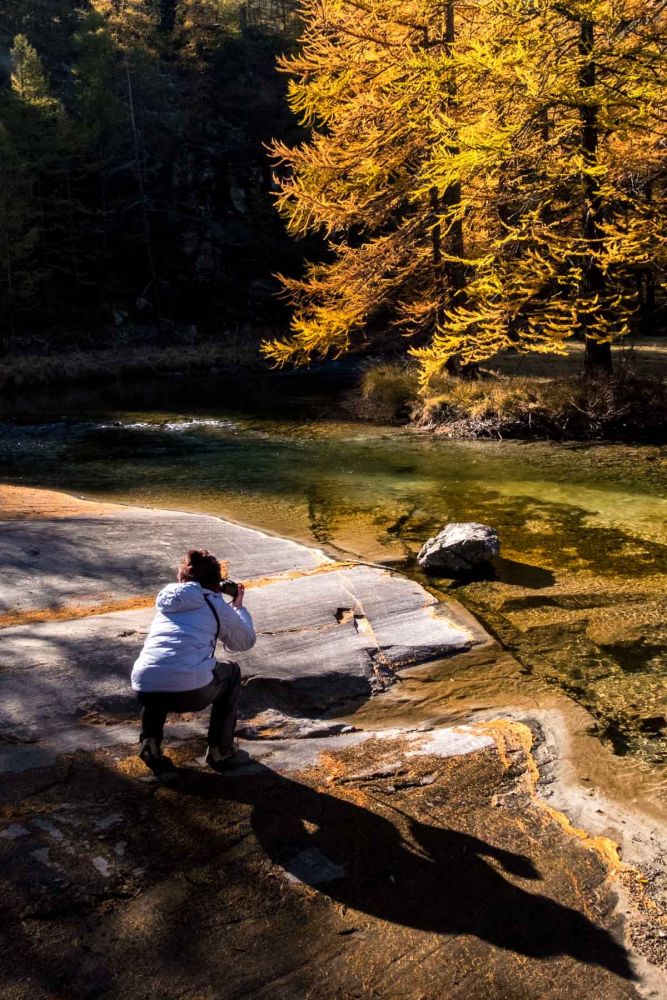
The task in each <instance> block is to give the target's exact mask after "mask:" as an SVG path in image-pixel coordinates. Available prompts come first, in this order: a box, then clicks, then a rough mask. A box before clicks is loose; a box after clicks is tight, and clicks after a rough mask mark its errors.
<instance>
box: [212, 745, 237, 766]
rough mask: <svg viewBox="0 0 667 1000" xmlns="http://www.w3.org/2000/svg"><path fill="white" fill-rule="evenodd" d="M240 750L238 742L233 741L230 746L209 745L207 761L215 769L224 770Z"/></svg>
mask: <svg viewBox="0 0 667 1000" xmlns="http://www.w3.org/2000/svg"><path fill="white" fill-rule="evenodd" d="M238 752H239V748H238V744H237V743H232V745H231V746H228V747H208V748H207V750H206V758H205V759H206V763H207V764H208V766H209V767H212V768H213V770H214V771H224V769H225V768H226V767H228V766H229V765H230V764H231V763H232V762H233V761H234V760H236V757H237V755H238Z"/></svg>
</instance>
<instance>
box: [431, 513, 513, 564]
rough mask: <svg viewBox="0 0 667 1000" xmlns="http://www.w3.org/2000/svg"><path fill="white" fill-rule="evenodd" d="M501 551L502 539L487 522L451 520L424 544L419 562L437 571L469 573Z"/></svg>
mask: <svg viewBox="0 0 667 1000" xmlns="http://www.w3.org/2000/svg"><path fill="white" fill-rule="evenodd" d="M499 554H500V540H499V538H498V535H497V533H496V531H494V529H493V528H490V527H489V525H488V524H477V523H476V522H475V521H466V522H460V523H459V522H452V523H451V524H447V525H445V527H444V528H443V529H442V531H441V532H440V533H439V534H437V535H435V537H434V538H429V540H428V541H427V542H425V543H424V545H422V547H421V549H420V551H419V554H418V555H417V562H418V563H419V565H420V566H421V567H422V568H423V569H426V570H429V571H431V572H437V573H442V574H445V573H454V574H459V573H467V572H469V571H470V570H471V569H474V568H475V567H476V566H479V565H480V564H482V563H486V562H489V560H490V559H493V558H494V557H495V556H497V555H499Z"/></svg>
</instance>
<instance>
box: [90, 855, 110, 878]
mask: <svg viewBox="0 0 667 1000" xmlns="http://www.w3.org/2000/svg"><path fill="white" fill-rule="evenodd" d="M93 867H94V868H96V869H97V871H98V872H99V873H100V875H103V876H104V878H109V875H110V874H111V872H110V871H109V862H108V861H107V860H106V858H101V857H97V858H93Z"/></svg>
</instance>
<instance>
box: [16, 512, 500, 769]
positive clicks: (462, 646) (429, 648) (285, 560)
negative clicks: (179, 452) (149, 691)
mask: <svg viewBox="0 0 667 1000" xmlns="http://www.w3.org/2000/svg"><path fill="white" fill-rule="evenodd" d="M149 515H150V516H149ZM0 537H1V538H2V540H3V548H2V552H3V556H2V557H3V558H4V559H5V560H6V562H7V573H6V574H5V576H4V577H3V575H2V574H0V600H1V601H2V602H3V603H4V607H5V609H7V610H8V611H9V612H14V613H17V612H18V616H19V618H20V615H21V613H25V614H27V615H30V614H32V613H34V611H35V610H37V611H40V612H42V611H44V612H45V614H46V615H47V616H48V609H50V608H51V609H53V611H54V612H56V613H57V615H58V619H59V620H46V621H41V622H29V623H26V624H19V625H13V626H11V627H6V628H4V629H3V630H2V642H1V644H0V771H2V770H24V769H25V768H30V767H36V766H42V765H44V764H46V763H49V762H52V761H53V760H55V759H56V757H57V756H58V754H59V753H63V752H71V751H72V750H76V749H97V748H100V747H104V746H112V745H115V744H120V743H128V742H134V741H135V740H136V738H137V708H136V703H135V698H134V695H133V693H132V691H131V689H130V685H129V675H130V671H131V669H132V664H133V662H134V660H135V658H136V656H137V654H138V652H139V650H140V649H141V645H142V642H143V640H144V637H145V635H146V633H147V631H148V628H149V625H150V622H151V619H152V616H153V610H152V608H150V607H149V608H146V607H139V608H137V609H136V610H135V609H131V608H130V609H129V610H119V611H113V612H109V613H106V614H89V615H84V616H83V617H81V616H79V617H73V618H68V617H66V616H67V613H68V608H70V607H72V606H74V607H75V608H77V609H80V608H81V606H82V605H86V604H89V606H91V607H92V608H93V609H94V607H95V605H96V604H97V603H99V602H100V601H107V600H108V599H109V596H110V595H113V594H115V595H117V596H118V597H119V598H120V597H125V598H127V597H128V596H129V597H136V598H139V597H141V598H142V599H143V600H146V598H147V597H148V595H149V594H150V595H152V594H154V593H155V592H156V591H157V590H158V589H159V588H160V587H161V586H162V585H163V584H164V583H165V582H167V581H168V580H170V579H173V575H174V566H175V564H176V562H177V561H178V557H179V556H180V554H182V552H183V551H184V550H185V549H186V548H188V547H189V546H192V545H200V546H206V547H207V548H209V549H211V550H213V551H215V552H216V553H218V554H219V555H221V556H223V557H226V558H228V559H229V572H230V574H231V575H232V576H234V577H236V578H237V579H242V580H243V579H245V580H248V581H249V587H248V591H247V595H246V605H247V607H248V609H249V610H250V612H251V614H252V615H253V619H254V622H255V627H256V631H257V644H256V645H255V647H254V648H253V649H252V650H250V651H249V652H247V653H243V654H233V655H234V658H235V659H238V661H239V663H240V664H241V669H242V673H243V677H244V689H243V693H242V699H241V716H242V719H244V720H247V721H248V725H249V726H250V730H249V734H251V732H252V725H253V722H252V720H253V718H254V717H255V716H257V714H258V713H262V712H266V711H267V710H268V711H270V712H274V713H278V716H280V717H284V718H285V719H286V720H287V721H285V722H284V723H281V725H282V727H283V728H285V733H284V735H288V734H289V735H292V734H293V733H296V734H297V735H300V736H310V735H311V733H308V732H306V731H302V732H298V726H297V727H296V729H295V723H294V720H297V719H301V720H305V719H310V720H318V719H322V718H323V717H324V718H326V717H327V716H329V717H330V716H331V715H332V714H334V713H335V712H336V711H340V710H344V709H345V707H349V706H350V705H351V704H352V703H353V702H354V701H355V700H358V699H363V698H367V697H369V696H371V695H372V694H374V693H377V692H379V691H382V690H384V689H385V688H386V687H388V686H389V685H391V684H393V683H395V682H396V680H397V672H398V671H400V670H403V669H406V668H409V667H410V666H412V665H416V664H420V663H425V662H428V661H430V660H435V659H440V658H443V657H446V656H449V655H451V654H453V653H459V652H461V651H464V650H466V649H470V648H471V647H473V646H478V645H480V644H484V643H487V642H489V641H490V640H489V637H488V636H487V635H486V633H485V632H484V630H483V629H482V628H481V627H480V626H479V625H478V624H477V623H476V621H475V620H474V619H473V618H472V616H470V615H468V614H467V612H466V611H465V610H464V609H463V608H461V607H460V606H459V605H457V604H456V602H454V601H451V602H448V603H446V604H439V603H438V602H437V601H436V599H435V598H434V597H432V596H431V595H430V594H428V593H427V592H426V591H425V590H424V589H423V588H422V587H420V586H419V584H417V583H415V582H414V581H412V580H409V579H406V578H405V577H402V576H400V575H397V574H395V573H392V572H390V571H388V570H383V569H381V568H379V567H375V566H367V565H363V564H345V563H335V562H334V561H333V560H331V559H330V558H329V557H328V556H326V555H325V554H324V553H322V552H320V551H319V550H317V549H311V548H308V547H307V546H304V545H299V544H298V543H295V542H292V541H289V540H284V539H280V538H276V537H274V536H270V535H266V534H264V533H262V532H259V531H254V530H252V529H250V528H244V527H241V526H239V525H236V524H229V523H227V522H224V521H221V520H220V519H218V518H214V517H207V516H202V515H188V514H172V513H170V512H165V511H143V510H134V509H131V508H128V509H127V510H126V509H125V508H118V513H116V514H114V515H113V516H107V517H101V518H98V519H89V518H85V517H76V518H62V519H53V520H48V521H39V520H35V521H28V522H25V523H23V524H22V523H20V522H17V521H11V522H5V523H2V522H0ZM59 567H60V569H61V572H58V568H59ZM110 581H112V582H113V588H111V589H110ZM105 588H106V589H105ZM79 613H80V612H79V611H77V614H79ZM218 656H219V658H224V657H229V656H230V654H228V653H226V652H225V650H224V649H223V648H222V647H219V650H218ZM204 715H205V716H206V715H208V713H204ZM289 720H292V721H291V722H290V721H289ZM261 728H262V727H260V730H261ZM264 728H266V727H264ZM278 728H279V729H280V728H281V727H280V726H278ZM203 732H204V721H202V719H201V718H200V717H199V716H196V715H192V716H189V717H187V718H181V719H180V720H179V721H178V722H177V723H176V724H174V723H171V722H170V724H169V727H168V734H174V735H177V734H178V735H180V736H188V735H190V736H192V735H201V734H203ZM258 735H261V732H260V733H258Z"/></svg>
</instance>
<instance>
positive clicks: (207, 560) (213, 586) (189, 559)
mask: <svg viewBox="0 0 667 1000" xmlns="http://www.w3.org/2000/svg"><path fill="white" fill-rule="evenodd" d="M221 580H222V569H221V566H220V562H219V561H218V560H217V559H216V558H215V556H214V555H211V553H210V552H207V551H206V549H190V551H189V552H188V553H187V555H184V556H183V558H182V559H181V561H180V563H179V564H178V582H179V583H187V582H189V581H194V582H195V583H199V584H200V585H201V586H202V587H205V588H206V589H207V590H218V589H219V588H220V581H221Z"/></svg>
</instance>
